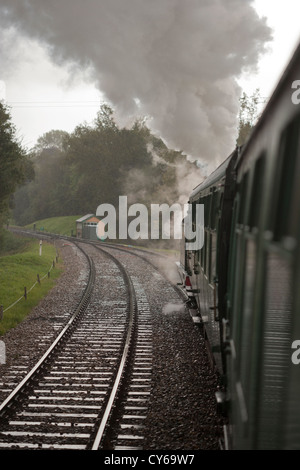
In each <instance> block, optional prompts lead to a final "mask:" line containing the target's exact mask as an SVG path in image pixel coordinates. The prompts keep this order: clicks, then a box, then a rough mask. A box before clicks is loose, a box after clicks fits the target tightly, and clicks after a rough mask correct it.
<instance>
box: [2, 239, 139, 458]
mask: <svg viewBox="0 0 300 470" xmlns="http://www.w3.org/2000/svg"><path fill="white" fill-rule="evenodd" d="M80 249H81V250H82V251H84V252H85V253H86V256H87V259H88V261H89V269H90V275H89V281H88V284H87V286H86V289H85V291H84V294H83V296H82V299H81V301H80V303H79V305H78V307H77V308H76V311H75V312H74V313H73V315H72V316H71V318H70V320H69V321H68V322H67V324H66V325H65V327H64V328H63V330H62V331H61V333H60V334H59V336H58V337H57V338H56V340H55V341H54V343H53V344H52V345H51V347H50V348H49V349H48V351H47V352H46V353H45V354H44V356H43V357H42V358H41V360H40V361H39V362H38V364H36V366H35V367H34V368H33V369H32V370H31V371H30V372H29V373H28V374H27V376H26V377H25V378H24V379H23V380H22V382H21V383H20V384H19V385H18V386H17V387H16V389H15V390H13V392H12V393H11V394H10V395H9V396H8V397H7V399H6V400H5V401H4V402H3V403H2V405H1V406H0V413H1V422H2V424H1V430H0V447H1V448H2V449H3V448H4V449H5V448H7V449H13V448H42V449H47V448H54V449H98V448H99V447H101V445H103V444H102V442H103V440H104V437H105V438H106V441H107V439H109V432H108V431H107V429H108V428H109V424H110V422H112V421H113V419H112V414H113V410H114V409H115V406H114V405H115V403H116V400H117V399H119V397H120V396H121V395H122V384H123V385H124V383H125V382H126V381H123V382H122V381H121V379H122V378H123V376H124V371H125V368H126V367H132V365H131V363H130V360H129V356H130V354H132V350H133V347H134V344H135V341H134V336H135V330H136V326H135V322H136V314H137V309H136V302H137V300H136V295H135V289H134V286H133V283H132V281H131V279H130V276H129V275H128V274H127V271H126V269H125V268H124V267H123V266H122V264H121V263H120V262H119V261H118V260H117V259H116V257H115V256H113V255H112V254H111V253H104V251H103V250H101V252H100V251H99V249H97V253H96V254H95V251H96V250H95V248H93V247H88V246H84V245H83V244H81V248H80ZM88 251H90V252H91V251H94V253H93V254H91V253H90V254H88ZM91 256H92V257H93V259H94V260H95V262H94V263H93V261H91ZM112 261H113V263H112ZM94 264H95V266H94ZM144 393H145V392H144ZM140 416H141V415H139V418H137V419H140ZM128 423H129V425H130V427H132V426H133V427H134V426H135V423H134V422H132V421H128ZM131 438H132V435H130V439H131Z"/></svg>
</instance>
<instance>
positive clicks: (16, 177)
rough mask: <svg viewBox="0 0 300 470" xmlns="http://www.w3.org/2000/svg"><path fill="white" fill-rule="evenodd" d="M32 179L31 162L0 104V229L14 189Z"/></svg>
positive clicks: (5, 110)
mask: <svg viewBox="0 0 300 470" xmlns="http://www.w3.org/2000/svg"><path fill="white" fill-rule="evenodd" d="M32 177H33V165H32V162H31V161H30V159H29V158H28V156H27V155H26V152H25V150H24V149H23V148H22V147H21V145H20V143H19V142H18V141H17V138H16V130H15V127H14V125H13V124H12V122H11V116H10V113H9V111H8V109H7V107H6V106H5V105H4V104H3V103H1V102H0V229H2V226H3V224H4V223H6V222H7V221H8V217H9V209H10V207H11V203H12V195H13V193H14V192H15V190H16V188H17V187H18V186H19V185H20V184H22V183H24V182H25V181H26V180H29V179H31V178H32ZM0 238H1V234H0Z"/></svg>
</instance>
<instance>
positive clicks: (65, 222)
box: [25, 215, 82, 237]
mask: <svg viewBox="0 0 300 470" xmlns="http://www.w3.org/2000/svg"><path fill="white" fill-rule="evenodd" d="M80 217H82V216H81V215H77V216H75V215H69V216H66V217H51V218H49V219H43V220H38V221H36V222H33V223H32V224H29V225H26V227H25V228H28V229H30V230H33V227H34V225H35V228H36V230H39V231H43V232H50V233H58V234H59V235H66V236H68V237H70V236H72V233H73V235H74V236H76V220H77V219H79V218H80Z"/></svg>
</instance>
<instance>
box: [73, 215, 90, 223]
mask: <svg viewBox="0 0 300 470" xmlns="http://www.w3.org/2000/svg"><path fill="white" fill-rule="evenodd" d="M93 216H94V214H86V215H84V216H83V217H80V219H77V220H76V222H84V221H85V220H86V219H89V218H90V217H93Z"/></svg>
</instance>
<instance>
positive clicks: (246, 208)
mask: <svg viewBox="0 0 300 470" xmlns="http://www.w3.org/2000/svg"><path fill="white" fill-rule="evenodd" d="M299 97H300V45H299V46H298V47H297V48H296V50H295V52H294V54H293V56H292V58H291V60H290V62H289V64H288V65H287V67H286V69H285V71H284V73H283V75H282V77H281V79H280V80H279V83H278V85H277V86H276V88H275V90H274V92H273V94H272V96H271V98H270V100H269V101H268V103H267V105H266V107H265V109H264V110H263V112H262V114H261V116H260V118H259V120H258V122H257V124H256V125H255V127H254V128H253V130H252V132H251V135H250V136H249V138H248V139H247V141H246V143H245V144H244V145H243V146H242V147H237V148H236V149H234V151H233V152H232V153H231V154H230V155H229V156H228V157H227V158H226V160H225V161H224V162H223V163H222V164H221V165H220V166H219V167H218V168H217V169H216V170H215V171H214V172H213V173H212V174H211V175H210V176H208V177H207V178H206V179H204V181H203V182H201V183H200V184H199V185H198V186H197V187H196V188H194V189H193V190H191V193H190V196H189V201H188V202H189V207H191V210H192V218H193V224H194V225H195V224H196V223H197V220H196V217H195V215H194V214H195V207H196V205H197V204H203V205H204V226H203V227H202V228H203V239H204V243H203V247H201V249H198V250H193V251H192V250H189V249H187V247H188V246H189V245H188V244H187V243H186V240H183V241H182V249H181V254H180V262H178V266H179V272H180V276H181V278H182V283H183V285H184V289H185V292H186V295H187V296H188V297H189V303H190V306H191V309H197V312H198V314H199V318H200V324H201V325H202V327H203V331H204V334H205V338H206V340H207V344H208V345H209V351H210V354H211V358H212V363H213V367H214V368H215V369H216V370H218V371H219V374H220V377H221V380H222V383H223V384H224V389H223V391H222V392H217V400H218V405H219V406H220V407H221V409H222V410H223V412H224V413H225V415H226V417H227V418H228V419H227V421H226V425H225V426H224V448H228V449H235V450H240V449H241V450H293V449H300V99H299ZM194 225H193V226H194Z"/></svg>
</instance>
